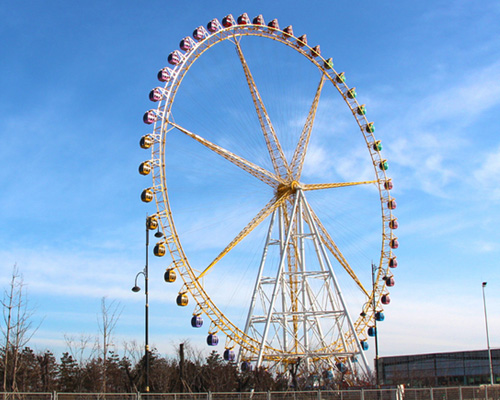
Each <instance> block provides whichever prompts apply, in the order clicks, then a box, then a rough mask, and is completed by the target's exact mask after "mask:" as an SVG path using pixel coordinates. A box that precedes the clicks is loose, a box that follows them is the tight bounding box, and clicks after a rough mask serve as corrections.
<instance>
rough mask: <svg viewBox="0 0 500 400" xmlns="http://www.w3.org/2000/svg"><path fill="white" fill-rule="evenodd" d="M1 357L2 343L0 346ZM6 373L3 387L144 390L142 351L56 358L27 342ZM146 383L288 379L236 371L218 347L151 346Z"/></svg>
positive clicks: (183, 386)
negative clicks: (177, 355) (135, 356)
mask: <svg viewBox="0 0 500 400" xmlns="http://www.w3.org/2000/svg"><path fill="white" fill-rule="evenodd" d="M0 351H1V353H2V354H1V358H2V359H5V348H2V349H1V350H0ZM9 358H10V359H11V360H13V359H16V358H17V361H16V363H15V364H14V363H9V364H8V366H9V367H10V368H8V370H7V371H6V372H7V373H5V369H4V368H3V365H2V366H0V376H1V377H3V378H4V382H5V387H4V388H3V389H4V391H6V392H11V391H19V392H52V391H59V392H74V393H79V392H93V393H96V392H98V393H99V392H101V393H132V392H137V391H140V392H143V391H145V379H146V374H145V370H146V369H145V357H142V358H140V359H139V361H138V362H136V363H134V362H133V361H132V360H131V358H129V357H125V356H124V357H121V358H120V357H119V356H118V355H117V354H115V353H114V352H109V353H108V356H107V357H106V359H105V360H103V359H102V357H96V358H91V359H88V360H85V361H83V362H81V361H80V362H78V361H77V360H75V359H74V358H73V357H72V356H71V355H70V354H69V353H64V354H63V355H62V357H61V358H60V360H59V361H57V359H56V358H55V357H54V355H53V354H52V353H51V352H50V351H45V352H43V353H35V352H34V351H33V350H32V349H31V348H29V347H25V348H24V349H23V350H22V351H21V352H19V354H18V355H17V357H16V356H15V355H14V354H10V357H7V359H9ZM149 386H150V392H154V393H172V392H174V393H180V392H187V393H189V392H208V391H212V392H233V391H249V390H251V389H254V390H256V391H268V390H285V389H287V388H288V380H286V379H283V378H276V377H273V376H272V375H271V374H270V373H268V372H267V371H265V370H264V369H259V370H256V371H246V372H240V371H239V370H238V368H237V366H236V364H235V363H231V362H227V361H225V360H224V359H223V358H222V357H221V356H220V355H219V354H218V353H217V352H216V351H213V352H212V353H211V354H210V355H209V356H208V357H206V358H205V360H203V361H201V360H200V358H199V357H196V359H188V360H184V361H183V362H182V363H181V362H180V360H177V359H168V358H164V357H161V356H160V355H159V354H158V353H157V352H156V351H152V352H151V353H150V357H149Z"/></svg>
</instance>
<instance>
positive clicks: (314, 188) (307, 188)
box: [301, 181, 377, 191]
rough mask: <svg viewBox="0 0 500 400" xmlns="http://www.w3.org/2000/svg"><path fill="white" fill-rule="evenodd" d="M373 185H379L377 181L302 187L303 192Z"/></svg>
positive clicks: (316, 184) (317, 184)
mask: <svg viewBox="0 0 500 400" xmlns="http://www.w3.org/2000/svg"><path fill="white" fill-rule="evenodd" d="M371 183H377V181H362V182H339V183H312V184H306V185H302V186H301V188H302V190H304V191H306V190H320V189H332V188H337V187H345V186H356V185H369V184H371Z"/></svg>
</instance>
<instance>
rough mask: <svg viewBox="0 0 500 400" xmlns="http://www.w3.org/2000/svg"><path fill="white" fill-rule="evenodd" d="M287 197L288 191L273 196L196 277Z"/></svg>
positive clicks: (228, 250)
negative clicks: (278, 195)
mask: <svg viewBox="0 0 500 400" xmlns="http://www.w3.org/2000/svg"><path fill="white" fill-rule="evenodd" d="M287 197H288V193H284V194H282V195H281V196H280V197H278V198H276V197H273V198H272V199H271V201H269V203H267V204H266V205H265V206H264V208H262V210H260V211H259V212H258V213H257V215H256V216H255V217H254V218H253V219H252V220H251V221H250V222H249V223H248V225H247V226H245V228H243V230H242V231H241V232H240V233H238V235H236V237H235V238H234V239H233V240H232V241H231V243H229V244H228V245H227V246H226V248H225V249H224V250H222V251H221V252H220V254H219V255H218V256H217V257H215V259H214V260H213V261H212V262H211V263H210V264H209V265H208V267H207V268H205V269H204V270H203V271H202V272H201V273H200V274H199V275H198V276H197V277H196V280H197V281H198V280H199V279H200V278H202V277H203V276H204V275H206V273H207V272H208V271H210V270H211V269H212V268H213V267H214V266H215V264H217V263H218V262H219V261H220V260H222V258H224V256H225V255H226V254H227V253H229V252H230V251H231V250H232V249H233V248H234V247H236V245H237V244H238V243H240V242H241V241H242V240H243V239H244V238H245V237H246V236H248V234H249V233H250V232H252V231H253V230H254V229H255V228H256V227H257V226H259V225H260V223H261V222H262V221H264V220H265V219H266V218H267V217H268V216H269V214H271V213H272V212H273V211H274V210H276V208H278V207H279V206H280V205H281V204H282V203H283V202H284V201H285V200H286V198H287Z"/></svg>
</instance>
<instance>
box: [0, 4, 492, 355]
mask: <svg viewBox="0 0 500 400" xmlns="http://www.w3.org/2000/svg"><path fill="white" fill-rule="evenodd" d="M243 12H247V13H248V14H249V15H250V17H251V18H252V17H253V16H256V15H258V14H263V15H264V18H265V19H266V21H268V20H270V19H272V18H278V20H279V22H280V25H281V26H282V27H283V26H286V25H288V24H292V25H293V27H294V32H295V34H296V35H297V34H302V33H306V34H307V36H308V39H309V42H310V43H313V42H314V44H320V45H321V50H322V53H323V54H324V55H329V56H331V57H333V58H334V62H335V66H336V68H337V70H340V71H345V72H346V75H347V77H348V83H349V84H350V85H351V86H355V87H356V88H357V92H358V100H359V101H360V103H366V104H367V107H368V116H369V119H370V120H373V121H374V122H375V124H376V127H377V130H376V132H375V135H376V138H377V139H381V140H382V141H383V144H384V149H383V154H384V157H386V158H387V159H388V160H389V165H390V170H389V171H388V172H389V175H390V176H391V177H392V178H393V180H394V183H395V189H394V191H393V193H394V196H395V197H396V199H397V201H398V209H397V210H396V215H397V217H398V218H399V223H400V228H399V229H398V231H397V234H398V237H399V241H400V248H399V249H398V251H397V254H398V260H399V267H398V268H397V269H396V270H395V271H394V273H395V277H396V286H395V287H394V288H392V289H391V298H392V302H391V304H390V305H389V306H388V307H387V308H386V311H385V314H386V320H385V321H384V322H383V323H382V324H381V326H380V327H379V332H380V337H379V340H380V354H381V355H395V354H408V353H410V354H413V353H423V352H434V351H454V350H467V349H481V348H484V347H485V345H486V339H485V330H484V314H483V305H482V294H481V282H483V281H488V286H487V287H486V294H487V306H488V315H489V324H490V340H491V345H492V346H493V347H499V346H500V337H499V336H498V332H500V314H499V312H498V310H499V309H500V295H499V287H500V272H499V268H498V260H499V259H500V234H499V232H498V226H499V225H500V211H499V205H500V189H499V188H500V136H499V135H498V134H497V131H498V121H497V120H498V118H497V117H498V115H500V27H499V25H498V20H499V19H500V5H499V4H498V3H497V2H494V1H486V2H480V3H478V2H472V1H456V2H452V3H451V2H446V1H432V2H431V1H422V2H406V1H404V2H397V3H395V2H390V1H379V2H368V1H358V2H352V1H337V2H325V1H309V2H308V3H307V5H305V3H301V2H289V1H281V0H278V1H273V2H263V1H247V2H234V1H225V0H224V1H217V2H202V1H191V2H189V3H187V4H184V5H182V4H181V3H180V2H171V1H150V2H148V3H147V5H144V4H139V3H134V2H128V3H123V2H118V1H108V2H104V3H103V2H96V1H87V2H63V1H49V2H43V3H42V2H35V1H22V0H21V1H17V2H15V3H9V4H7V5H6V4H4V5H3V6H2V8H1V9H0V19H1V20H2V21H3V22H2V24H1V25H0V36H1V37H2V40H1V41H0V57H1V60H2V61H1V62H0V135H1V142H2V146H1V148H0V158H1V160H2V162H3V165H4V168H2V171H1V172H0V180H1V186H2V188H3V190H2V193H3V195H2V197H1V198H0V224H1V229H0V243H1V245H0V260H1V269H2V274H1V276H0V284H1V285H2V286H3V287H6V285H7V281H8V279H9V275H10V271H11V269H12V266H13V265H14V264H15V263H17V265H18V267H19V269H20V271H21V272H22V273H23V275H24V281H25V283H26V284H27V288H28V294H29V299H30V302H31V304H32V305H33V306H34V307H36V314H35V318H37V319H43V322H42V324H41V326H40V328H39V330H38V332H37V333H36V335H35V337H34V338H33V340H32V342H31V345H32V347H34V348H36V349H37V350H44V349H45V348H51V349H53V350H55V351H56V352H61V351H64V348H65V344H64V335H65V334H66V335H70V336H71V335H73V336H78V335H80V334H81V333H86V334H96V333H97V330H98V328H97V314H98V312H99V307H100V301H101V298H102V297H103V296H107V297H108V299H109V300H110V301H111V300H116V301H118V302H120V304H121V307H122V308H123V311H122V314H121V317H120V321H119V322H118V324H117V326H116V332H115V333H116V339H115V344H116V346H117V348H118V349H120V347H121V343H122V342H123V341H130V340H133V339H135V340H137V341H138V342H141V341H142V339H143V325H142V318H143V304H144V303H143V300H144V298H143V296H141V295H139V294H134V293H132V292H131V291H130V287H131V286H132V285H133V281H134V277H135V274H136V273H137V272H138V271H140V270H141V269H142V268H143V265H144V218H145V216H146V214H147V213H152V212H154V208H153V207H152V206H148V205H145V204H143V203H142V202H141V201H140V199H139V195H140V193H141V191H142V189H143V188H144V187H147V186H148V185H149V183H150V182H149V178H144V177H142V176H140V175H139V174H138V173H137V166H138V165H139V163H140V162H142V161H144V159H145V158H144V157H146V156H145V154H144V151H143V150H141V149H140V148H139V146H138V141H139V138H140V137H141V136H142V135H143V134H146V133H148V132H147V130H148V129H147V127H146V126H145V125H144V124H143V123H142V114H143V113H144V111H146V110H147V109H149V108H151V107H152V104H151V103H150V101H149V100H148V98H147V95H148V93H149V90H150V89H152V88H153V87H155V86H158V82H157V80H156V73H157V71H158V70H159V69H160V68H162V67H164V66H166V65H167V63H166V58H167V56H168V54H169V53H170V52H171V51H173V50H175V49H177V48H178V43H179V41H180V40H181V39H182V38H183V37H185V36H188V35H190V34H191V33H192V31H193V29H194V28H196V27H197V26H199V25H206V23H207V22H208V21H209V20H210V19H212V18H219V19H222V17H223V16H225V15H226V14H228V13H232V14H233V15H234V16H238V15H240V14H241V13H243ZM251 50H252V51H253V52H254V53H256V54H257V53H258V52H259V49H258V48H255V47H252V48H251ZM249 51H250V50H249ZM207 54H208V53H207ZM264 55H268V53H264ZM217 62H219V63H220V65H224V63H223V62H222V61H221V60H220V59H219V60H218V61H217ZM194 72H196V71H195V70H194V68H193V74H194ZM257 73H258V71H256V74H257ZM202 74H203V73H202V71H201V69H200V75H198V79H202V78H201V77H202V76H203V75H202ZM193 79H196V76H194V75H193ZM264 79H265V78H262V82H264ZM267 84H268V85H269V86H268V87H269V88H270V89H269V91H270V93H272V88H273V86H272V82H266V85H267ZM263 86H264V85H263ZM262 90H263V91H264V90H265V89H262ZM297 90H299V88H298V89H297ZM313 93H314V87H312V92H310V93H304V98H303V99H304V102H303V104H308V103H307V101H309V100H307V99H309V98H310V97H311V96H312V95H313ZM301 95H302V93H301ZM269 96H271V95H269ZM230 98H231V95H228V99H230ZM301 101H302V98H301V97H298V100H297V102H296V104H295V106H298V105H300V104H302V103H301ZM202 103H203V101H200V103H199V104H198V103H197V104H196V106H197V107H199V108H196V109H194V107H195V105H193V109H192V110H191V112H192V113H193V115H195V116H196V115H198V111H199V115H200V116H203V117H206V115H207V113H208V111H206V110H203V104H202ZM285 103H286V102H285ZM283 107H284V108H286V107H287V105H286V104H285V105H283ZM291 107H293V106H291ZM188 108H189V107H188V105H185V109H188ZM193 110H195V111H196V112H195V111H193ZM277 110H279V109H277ZM306 110H307V106H306ZM325 115H326V114H325ZM333 117H334V118H333ZM333 117H332V118H333V119H334V120H335V121H336V122H338V123H340V124H343V123H344V121H348V120H349V121H350V116H349V111H348V110H347V109H342V108H340V109H339V111H338V113H337V112H336V114H335V115H334V116H333ZM325 118H326V117H325ZM351 119H352V118H351ZM351 122H352V121H351ZM200 123H201V124H203V120H201V122H200ZM324 123H325V124H326V125H328V124H329V123H330V121H329V120H328V119H325V120H324ZM346 123H347V122H346ZM193 124H194V126H196V122H193ZM345 129H348V128H347V127H346V128H345ZM325 149H326V147H325V148H323V149H322V146H321V142H318V145H317V146H316V148H315V149H314V150H315V151H314V152H311V154H312V155H313V156H314V157H312V161H311V162H310V163H309V165H308V166H307V167H308V168H309V173H310V174H311V175H314V174H316V176H322V174H323V175H324V176H328V172H329V171H332V172H335V173H337V174H338V175H340V176H343V174H344V176H348V175H349V170H350V166H351V164H349V157H345V155H346V154H345V153H344V154H343V155H342V154H341V155H339V157H340V158H338V159H333V160H332V159H331V157H330V155H331V154H330V153H328V152H327V153H325V151H326V150H325ZM342 156H343V157H342ZM352 156H353V158H354V160H356V157H358V154H357V153H353V154H352ZM350 161H351V162H353V160H352V159H351V160H350ZM220 168H223V167H220ZM184 172H185V173H186V171H184ZM188 172H189V171H188ZM196 187H197V186H196V185H194V186H189V190H190V189H191V188H194V189H196ZM178 188H179V193H181V194H182V193H183V190H186V192H184V193H185V195H186V196H189V195H190V194H191V193H190V191H189V190H188V189H186V187H184V186H183V185H182V184H180V185H179V186H178ZM222 189H224V190H229V189H228V186H226V187H225V188H222ZM235 191H236V189H235ZM253 193H256V195H257V196H258V193H259V192H258V190H257V189H255V190H254V191H253ZM240 195H241V193H240ZM242 198H244V197H242ZM210 200H211V198H210V196H209V195H207V204H206V206H205V213H204V214H203V212H202V214H201V216H200V217H196V218H197V219H193V220H186V221H184V222H182V221H181V222H182V223H185V224H186V225H185V226H186V227H188V226H191V225H192V224H194V223H195V222H199V221H200V220H203V218H209V217H211V216H212V215H219V214H217V213H216V211H215V210H214V211H213V212H212V209H211V208H210V207H212V206H213V205H214V204H215V203H214V201H212V202H211V201H210ZM180 201H181V202H182V201H186V202H187V201H188V200H187V198H186V200H182V197H181V200H180ZM219 211H220V210H219ZM365 212H366V210H363V209H360V210H359V213H358V214H356V215H355V216H354V217H355V218H357V221H358V222H359V221H361V220H362V219H363V215H364V213H365ZM229 214H230V213H229ZM244 215H245V214H243V216H244ZM249 215H251V214H249ZM226 217H227V216H226ZM229 217H231V215H230V216H229ZM239 217H242V215H236V216H234V215H233V216H232V217H231V218H233V219H232V221H233V222H234V223H235V224H236V225H237V222H238V218H239ZM360 226H361V225H360ZM186 229H188V228H186ZM193 229H194V228H193ZM193 232H194V231H193ZM200 232H201V231H200ZM356 235H357V236H356ZM198 236H200V237H197V236H196V234H193V235H192V236H191V238H192V239H191V241H194V242H196V243H197V244H198V245H199V246H200V248H202V247H203V246H204V245H205V246H206V248H210V246H212V245H213V244H214V243H201V240H202V239H203V238H204V239H207V236H204V237H201V235H198ZM216 236H217V235H216ZM217 237H218V236H217ZM354 237H358V238H360V240H361V239H363V240H368V241H369V239H366V238H363V232H356V233H355V236H354ZM193 238H194V239H193ZM195 239H196V240H195ZM377 240H378V237H377ZM207 242H209V241H208V240H207ZM360 243H361V242H360ZM359 247H362V245H361V244H359ZM354 248H356V246H354ZM353 253H355V251H353ZM361 253H362V252H361ZM353 257H354V258H355V259H356V260H357V261H359V263H360V264H362V263H366V264H365V265H366V268H367V271H366V272H363V273H362V274H369V262H370V257H373V256H372V255H371V254H370V253H368V252H366V254H361V255H360V256H359V258H356V257H358V256H357V255H354V256H353ZM250 261H251V260H249V261H248V262H249V263H250ZM165 263H166V261H164V260H159V259H157V258H152V260H151V272H150V274H151V276H150V279H151V288H150V303H151V339H150V341H151V343H154V344H155V345H156V347H158V349H159V350H160V351H161V352H162V353H164V354H167V353H172V352H173V346H174V345H175V344H176V343H179V342H180V341H181V340H184V339H189V340H190V341H191V343H192V344H193V345H194V346H196V347H198V348H200V349H202V350H206V346H205V345H204V339H205V335H206V331H205V330H203V332H201V331H195V330H193V329H192V328H191V327H190V326H189V318H190V315H191V312H192V308H190V307H187V308H186V309H181V308H179V307H177V306H176V305H175V296H176V293H177V290H178V289H179V287H178V286H179V285H177V286H176V287H173V286H166V285H165V284H164V282H163V280H162V279H163V278H162V276H163V271H164V268H165V265H164V264H165ZM220 300H221V301H235V300H234V299H227V298H226V299H224V298H223V297H222V298H221V299H220ZM238 300H239V301H241V302H242V303H245V299H244V298H243V299H238ZM236 303H238V302H236ZM219 347H220V348H219V350H222V346H219ZM372 347H373V346H372Z"/></svg>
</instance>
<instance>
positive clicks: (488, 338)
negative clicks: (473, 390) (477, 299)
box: [482, 282, 494, 385]
mask: <svg viewBox="0 0 500 400" xmlns="http://www.w3.org/2000/svg"><path fill="white" fill-rule="evenodd" d="M487 284H488V282H483V285H482V287H483V307H484V323H485V325H486V344H487V346H488V361H489V364H490V385H493V383H494V382H493V363H492V362H491V348H490V334H489V330H488V314H487V313H486V296H485V294H484V288H485V287H486V285H487Z"/></svg>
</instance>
